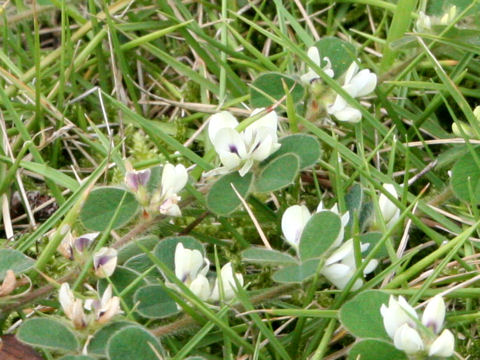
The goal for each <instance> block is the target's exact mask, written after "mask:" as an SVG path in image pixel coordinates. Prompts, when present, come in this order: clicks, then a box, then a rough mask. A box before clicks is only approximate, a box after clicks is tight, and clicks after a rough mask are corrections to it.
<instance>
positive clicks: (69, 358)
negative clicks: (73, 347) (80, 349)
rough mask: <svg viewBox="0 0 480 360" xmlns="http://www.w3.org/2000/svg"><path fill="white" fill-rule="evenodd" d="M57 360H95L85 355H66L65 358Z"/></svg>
mask: <svg viewBox="0 0 480 360" xmlns="http://www.w3.org/2000/svg"><path fill="white" fill-rule="evenodd" d="M59 360H95V359H94V358H92V357H90V356H86V355H66V356H62V357H61V358H60V359H59Z"/></svg>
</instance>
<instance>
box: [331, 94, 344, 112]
mask: <svg viewBox="0 0 480 360" xmlns="http://www.w3.org/2000/svg"><path fill="white" fill-rule="evenodd" d="M346 107H347V102H346V101H345V99H344V98H343V97H341V96H340V95H337V97H336V98H335V102H334V103H333V104H332V105H329V106H328V107H327V112H328V113H329V114H330V115H331V114H334V113H336V112H339V111H342V110H343V109H345V108H346Z"/></svg>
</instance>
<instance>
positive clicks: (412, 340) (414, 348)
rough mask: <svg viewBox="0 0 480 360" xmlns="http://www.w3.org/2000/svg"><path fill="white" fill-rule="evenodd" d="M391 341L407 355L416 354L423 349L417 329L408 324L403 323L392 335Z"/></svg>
mask: <svg viewBox="0 0 480 360" xmlns="http://www.w3.org/2000/svg"><path fill="white" fill-rule="evenodd" d="M393 343H394V345H395V347H396V348H397V349H399V350H403V351H405V352H406V353H407V354H408V355H412V354H416V353H418V352H420V351H422V350H423V341H422V338H421V337H420V335H419V334H418V332H417V330H415V329H413V328H411V327H410V326H409V325H408V324H403V325H402V326H400V327H399V328H398V329H397V331H395V336H394V337H393Z"/></svg>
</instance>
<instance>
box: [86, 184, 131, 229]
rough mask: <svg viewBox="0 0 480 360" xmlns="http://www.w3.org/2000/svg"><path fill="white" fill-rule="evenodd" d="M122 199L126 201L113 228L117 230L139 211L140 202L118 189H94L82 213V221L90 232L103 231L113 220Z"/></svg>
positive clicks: (128, 193)
mask: <svg viewBox="0 0 480 360" xmlns="http://www.w3.org/2000/svg"><path fill="white" fill-rule="evenodd" d="M122 199H124V200H123V203H122V207H121V208H120V209H119V211H118V215H117V218H116V219H115V221H114V223H113V227H112V228H113V229H117V228H119V227H121V226H123V225H125V224H126V223H127V222H129V221H130V219H131V218H132V217H133V216H134V215H135V214H136V213H137V211H138V202H137V200H136V199H135V196H134V195H133V194H132V193H130V192H128V191H126V190H124V189H122V188H118V187H99V188H96V189H93V190H92V191H91V192H90V194H89V195H88V198H87V200H86V201H85V204H84V205H83V207H82V210H81V211H80V220H81V221H82V223H83V225H84V226H85V227H86V228H87V229H89V230H93V231H103V230H105V229H106V228H107V226H108V224H109V223H110V221H111V220H112V218H113V216H114V214H115V212H116V211H117V207H118V205H119V204H120V202H121V201H122Z"/></svg>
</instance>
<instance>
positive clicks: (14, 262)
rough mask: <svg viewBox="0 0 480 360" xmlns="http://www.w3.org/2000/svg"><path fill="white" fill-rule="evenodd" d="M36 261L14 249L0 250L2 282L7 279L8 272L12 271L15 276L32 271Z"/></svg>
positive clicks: (0, 277) (0, 276)
mask: <svg viewBox="0 0 480 360" xmlns="http://www.w3.org/2000/svg"><path fill="white" fill-rule="evenodd" d="M33 264H34V261H33V260H32V259H30V258H29V257H28V256H25V255H23V254H22V253H21V252H20V251H17V250H13V249H1V250H0V280H3V279H4V278H5V274H6V273H7V270H9V269H11V270H13V272H14V273H15V275H18V274H21V273H23V272H25V271H27V270H28V269H30V268H31V267H32V266H33Z"/></svg>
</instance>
